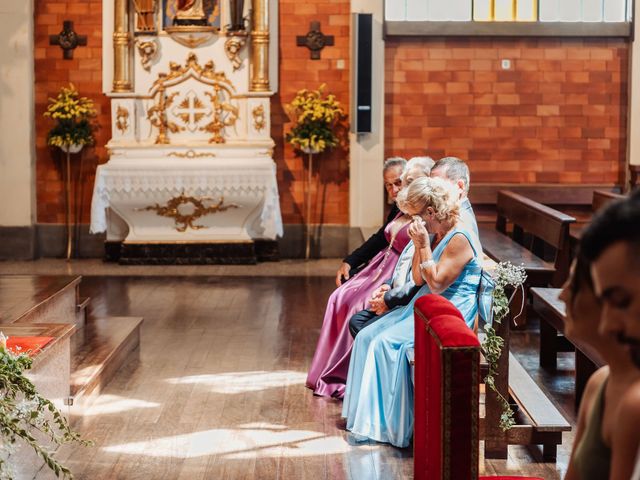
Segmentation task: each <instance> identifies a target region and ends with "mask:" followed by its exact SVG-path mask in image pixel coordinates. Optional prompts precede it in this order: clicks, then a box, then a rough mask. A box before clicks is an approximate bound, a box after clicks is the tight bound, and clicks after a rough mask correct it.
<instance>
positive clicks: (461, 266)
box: [342, 178, 481, 447]
mask: <svg viewBox="0 0 640 480" xmlns="http://www.w3.org/2000/svg"><path fill="white" fill-rule="evenodd" d="M457 196H458V195H457V192H456V191H455V189H454V188H453V187H452V186H451V184H450V183H449V182H447V181H445V180H442V179H438V178H419V179H417V180H415V181H414V182H413V183H412V184H411V185H410V186H409V187H408V188H407V190H406V191H405V192H402V194H401V197H400V198H399V205H400V208H401V210H403V211H404V212H406V213H407V214H409V215H412V216H415V217H414V220H413V222H412V223H411V227H410V228H409V235H410V236H411V239H412V241H413V242H414V244H415V254H414V257H413V267H412V274H413V276H414V281H415V283H416V284H417V285H422V287H421V288H420V290H419V291H418V293H417V294H416V295H415V296H414V298H413V299H412V300H411V302H410V303H409V304H408V305H406V306H404V307H401V308H398V309H396V310H393V311H391V312H390V313H389V314H388V315H385V317H384V318H382V319H380V320H379V321H378V322H376V323H374V324H372V325H369V326H368V327H366V328H364V329H363V330H362V331H360V333H359V334H358V336H357V337H356V339H355V343H354V348H353V352H352V354H351V363H350V364H349V374H348V377H347V378H348V380H347V387H346V393H345V396H344V404H343V409H342V416H343V417H345V418H346V419H347V425H346V427H347V429H348V430H350V431H351V432H352V433H353V434H354V436H355V438H356V439H357V440H359V439H366V438H369V439H373V440H376V441H379V442H386V443H391V444H392V445H395V446H397V447H406V446H408V445H409V442H410V441H411V436H412V433H413V384H412V382H411V371H410V365H409V362H408V359H407V357H406V352H407V349H409V348H412V347H413V341H414V336H413V332H414V330H413V304H414V302H415V300H416V299H417V298H419V297H420V296H422V295H424V294H427V293H438V294H441V295H442V296H443V297H445V298H447V299H449V300H450V301H451V302H452V303H453V304H454V305H455V306H456V307H457V308H458V309H459V310H460V312H461V313H462V315H463V317H464V319H465V322H466V323H467V325H473V322H474V320H475V316H476V312H477V301H476V293H477V290H478V285H479V283H480V273H481V266H480V264H479V263H478V254H479V252H476V251H475V249H474V248H473V246H472V234H471V233H469V232H467V231H466V230H465V229H464V227H462V225H461V223H460V221H459V203H458V198H457ZM423 223H424V224H423ZM430 232H431V233H433V234H434V238H433V241H432V244H431V245H430V244H429V233H430Z"/></svg>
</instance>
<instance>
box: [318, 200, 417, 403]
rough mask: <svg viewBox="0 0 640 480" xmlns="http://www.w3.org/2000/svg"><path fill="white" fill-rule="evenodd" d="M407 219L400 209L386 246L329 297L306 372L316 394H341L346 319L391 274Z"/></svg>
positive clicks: (387, 230) (346, 348)
mask: <svg viewBox="0 0 640 480" xmlns="http://www.w3.org/2000/svg"><path fill="white" fill-rule="evenodd" d="M410 220H411V217H408V216H407V215H404V214H403V213H399V214H398V215H397V216H396V218H395V219H394V220H393V221H392V222H390V223H389V224H388V225H387V227H386V228H385V231H384V233H385V237H386V238H387V240H388V242H389V246H388V247H387V248H385V249H384V250H382V251H381V252H380V253H378V254H377V255H376V256H375V257H373V258H372V259H371V261H370V262H369V264H368V265H367V266H366V267H365V268H364V269H363V270H361V271H360V272H359V273H358V274H357V275H355V276H354V277H353V278H351V280H349V281H348V282H346V283H343V284H342V285H340V286H339V287H338V288H336V289H335V290H334V292H333V293H332V294H331V296H330V297H329V302H328V304H327V310H326V312H325V314H324V322H323V323H322V330H321V331H320V338H319V339H318V346H317V347H316V352H315V354H314V356H313V360H312V361H311V368H309V373H308V375H307V387H309V388H310V389H312V390H313V392H314V393H315V394H316V395H321V396H323V397H337V398H342V396H343V395H344V389H345V383H346V380H347V372H348V371H349V356H350V353H351V346H352V345H353V338H352V337H351V334H350V333H349V319H350V318H351V316H352V315H353V314H354V313H356V312H359V311H360V310H363V309H365V308H367V306H368V303H369V300H370V299H371V295H372V294H373V292H374V291H375V290H376V289H377V288H378V287H379V286H380V285H381V284H382V283H383V282H384V281H385V280H387V279H388V278H390V277H391V276H392V274H393V270H394V268H395V266H396V263H397V261H398V257H399V256H400V253H402V250H404V247H405V246H406V245H407V243H409V235H408V233H407V231H408V229H409V224H410Z"/></svg>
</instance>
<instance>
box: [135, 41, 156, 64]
mask: <svg viewBox="0 0 640 480" xmlns="http://www.w3.org/2000/svg"><path fill="white" fill-rule="evenodd" d="M136 47H138V53H139V54H140V63H141V64H142V68H144V69H145V70H146V71H147V72H148V71H149V70H151V62H153V60H154V59H155V58H156V54H157V53H158V43H157V42H156V40H155V39H154V40H148V41H146V42H143V41H141V40H137V41H136Z"/></svg>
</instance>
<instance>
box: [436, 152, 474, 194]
mask: <svg viewBox="0 0 640 480" xmlns="http://www.w3.org/2000/svg"><path fill="white" fill-rule="evenodd" d="M439 168H444V169H445V170H444V172H445V173H444V174H445V176H446V177H447V178H448V179H449V180H451V181H452V182H457V181H458V180H462V182H463V183H464V191H465V192H467V193H468V192H469V182H470V178H469V167H468V166H467V164H466V163H465V162H464V161H463V160H460V159H459V158H458V157H443V158H441V159H440V160H438V161H437V162H436V163H435V165H434V166H433V167H432V168H431V170H435V169H439Z"/></svg>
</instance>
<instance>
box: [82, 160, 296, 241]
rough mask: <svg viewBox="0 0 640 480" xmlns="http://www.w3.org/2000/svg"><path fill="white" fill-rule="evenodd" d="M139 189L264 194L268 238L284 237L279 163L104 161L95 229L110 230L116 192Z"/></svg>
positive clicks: (95, 197)
mask: <svg viewBox="0 0 640 480" xmlns="http://www.w3.org/2000/svg"><path fill="white" fill-rule="evenodd" d="M138 192H166V193H168V194H170V195H172V196H175V195H180V194H181V193H182V192H185V193H187V194H190V195H212V194H215V193H218V194H222V195H224V194H228V193H241V194H243V195H255V196H261V197H264V204H263V207H262V212H261V214H260V226H261V228H262V230H263V236H264V238H270V239H275V238H276V236H279V237H281V236H282V234H283V230H282V216H281V214H280V198H279V195H278V183H277V180H276V172H275V165H273V164H269V165H251V166H250V167H245V169H244V170H243V169H240V168H237V167H236V168H234V167H217V168H209V169H206V168H202V167H197V168H189V167H187V166H185V167H181V168H180V169H176V168H170V169H168V168H160V167H159V168H155V169H151V168H149V167H145V168H140V167H133V166H128V167H121V166H112V165H108V164H107V165H100V166H98V169H97V170H96V181H95V185H94V187H93V199H92V201H91V228H90V231H91V233H100V232H105V231H106V230H107V208H108V207H109V205H110V203H111V199H112V198H113V197H114V196H117V195H120V194H125V195H126V194H132V193H138Z"/></svg>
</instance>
